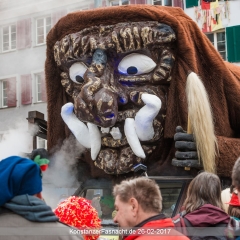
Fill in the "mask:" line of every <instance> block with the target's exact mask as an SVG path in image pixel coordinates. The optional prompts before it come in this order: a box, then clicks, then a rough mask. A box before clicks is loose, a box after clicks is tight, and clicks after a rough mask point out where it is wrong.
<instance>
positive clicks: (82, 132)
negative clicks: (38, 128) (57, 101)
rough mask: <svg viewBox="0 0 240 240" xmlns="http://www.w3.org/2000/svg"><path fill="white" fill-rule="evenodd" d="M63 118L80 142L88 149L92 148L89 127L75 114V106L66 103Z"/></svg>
mask: <svg viewBox="0 0 240 240" xmlns="http://www.w3.org/2000/svg"><path fill="white" fill-rule="evenodd" d="M61 116H62V119H63V121H64V122H65V123H66V124H67V126H68V128H69V129H70V130H71V132H72V133H73V135H74V136H75V137H76V139H77V140H78V142H79V143H80V144H82V145H83V146H84V147H86V148H90V147H91V144H90V135H89V131H88V128H87V126H86V125H85V124H84V123H83V122H81V121H80V120H79V119H78V118H77V117H76V116H75V114H74V113H73V104H72V103H66V104H65V105H63V106H62V110H61Z"/></svg>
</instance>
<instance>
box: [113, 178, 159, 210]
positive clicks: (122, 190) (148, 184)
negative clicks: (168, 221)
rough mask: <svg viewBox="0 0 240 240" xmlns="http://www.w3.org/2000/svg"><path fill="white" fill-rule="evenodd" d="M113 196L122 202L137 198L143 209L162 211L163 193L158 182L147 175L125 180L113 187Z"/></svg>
mask: <svg viewBox="0 0 240 240" xmlns="http://www.w3.org/2000/svg"><path fill="white" fill-rule="evenodd" d="M113 196H114V197H115V198H116V197H117V196H119V199H120V200H121V201H122V202H128V200H129V199H130V198H132V197H133V198H135V199H136V200H137V201H138V203H139V204H140V206H141V207H142V209H143V211H145V212H156V213H160V212H161V210H162V195H161V192H160V189H159V186H158V185H157V183H156V182H155V181H153V180H151V179H149V178H146V177H138V178H134V179H129V180H124V181H122V182H121V183H120V184H118V185H115V186H114V188H113Z"/></svg>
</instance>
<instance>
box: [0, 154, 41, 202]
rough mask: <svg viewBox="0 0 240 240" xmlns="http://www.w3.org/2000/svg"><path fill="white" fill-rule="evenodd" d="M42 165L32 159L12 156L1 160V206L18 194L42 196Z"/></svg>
mask: <svg viewBox="0 0 240 240" xmlns="http://www.w3.org/2000/svg"><path fill="white" fill-rule="evenodd" d="M41 191H42V177H41V170H40V167H39V166H38V165H37V164H36V163H35V162H33V161H32V160H30V159H27V158H22V157H17V156H12V157H8V158H6V159H3V160H2V161H0V206H3V205H4V204H5V203H6V202H8V201H9V200H11V199H12V198H13V197H15V196H18V195H24V194H28V195H35V196H37V197H39V198H41Z"/></svg>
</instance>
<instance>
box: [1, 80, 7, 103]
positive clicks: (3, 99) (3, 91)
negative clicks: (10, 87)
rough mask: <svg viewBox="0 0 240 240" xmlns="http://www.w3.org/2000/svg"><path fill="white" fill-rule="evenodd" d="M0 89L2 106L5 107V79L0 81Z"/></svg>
mask: <svg viewBox="0 0 240 240" xmlns="http://www.w3.org/2000/svg"><path fill="white" fill-rule="evenodd" d="M1 89H2V94H1V95H2V101H1V102H2V107H7V81H6V80H3V81H1Z"/></svg>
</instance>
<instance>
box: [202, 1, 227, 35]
mask: <svg viewBox="0 0 240 240" xmlns="http://www.w3.org/2000/svg"><path fill="white" fill-rule="evenodd" d="M201 5H202V10H203V25H202V31H203V32H213V31H216V30H218V29H221V28H223V26H222V19H221V17H220V7H219V4H218V0H216V1H215V2H209V1H206V0H205V1H204V0H203V1H202V4H201Z"/></svg>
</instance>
